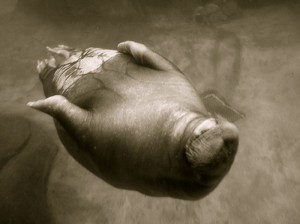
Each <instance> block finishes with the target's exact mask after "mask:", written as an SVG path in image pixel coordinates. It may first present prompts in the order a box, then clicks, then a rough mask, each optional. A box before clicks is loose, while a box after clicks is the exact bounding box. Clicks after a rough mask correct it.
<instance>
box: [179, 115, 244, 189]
mask: <svg viewBox="0 0 300 224" xmlns="http://www.w3.org/2000/svg"><path fill="white" fill-rule="evenodd" d="M191 126H192V127H189V129H190V131H191V132H190V131H189V132H190V133H191V134H190V135H189V136H190V137H189V138H188V139H187V140H186V141H185V142H186V144H185V146H184V147H185V156H186V158H187V161H188V163H189V164H190V166H191V168H192V169H193V171H194V174H195V176H196V178H197V180H198V181H199V182H201V184H204V185H217V184H218V183H219V182H220V181H221V179H222V178H223V177H224V176H225V175H226V173H227V172H228V171H229V169H230V167H231V165H232V163H233V161H234V157H235V154H236V152H237V148H238V138H239V137H238V129H237V128H236V126H235V125H233V124H232V123H229V122H228V121H226V120H224V119H223V118H216V119H214V118H210V119H207V120H204V121H202V122H200V124H199V122H194V124H192V125H191Z"/></svg>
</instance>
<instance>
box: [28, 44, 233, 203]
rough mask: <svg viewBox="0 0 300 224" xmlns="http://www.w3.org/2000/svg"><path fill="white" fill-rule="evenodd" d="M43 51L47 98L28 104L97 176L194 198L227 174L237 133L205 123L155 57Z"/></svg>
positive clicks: (193, 97) (124, 49) (131, 52)
mask: <svg viewBox="0 0 300 224" xmlns="http://www.w3.org/2000/svg"><path fill="white" fill-rule="evenodd" d="M48 50H49V52H51V54H52V56H51V57H50V59H48V60H44V61H40V62H39V63H38V71H39V73H40V78H41V80H42V83H43V87H44V92H45V95H46V97H47V98H46V99H44V100H39V101H36V102H30V103H28V106H31V107H33V108H35V109H38V110H40V111H43V112H45V113H48V114H49V115H51V116H53V117H54V119H55V121H56V127H57V130H58V133H59V136H60V138H61V140H62V142H63V143H64V145H65V147H66V149H67V150H68V151H69V153H70V154H71V155H73V157H74V158H75V159H76V160H77V161H78V162H80V163H81V164H82V165H83V166H84V167H86V168H87V169H89V170H90V171H91V172H93V173H94V174H95V175H97V176H98V177H100V178H102V179H104V180H105V181H107V182H108V183H110V184H111V185H113V186H115V187H118V188H124V189H130V190H136V191H139V192H142V193H144V194H147V195H151V196H169V197H175V198H181V199H187V200H195V199H199V198H201V197H203V196H205V195H207V194H208V193H209V192H211V191H212V190H213V189H214V188H215V187H216V186H217V185H218V184H219V182H220V181H221V179H222V178H223V177H224V176H225V174H226V173H227V172H228V170H229V169H230V167H231V164H232V162H233V160H234V157H235V154H236V151H237V147H238V131H237V129H236V127H235V126H234V125H233V124H231V123H229V122H228V121H226V120H224V119H222V118H210V117H209V116H208V114H207V111H206V109H205V108H204V106H203V104H202V102H201V100H200V98H199V96H198V94H197V93H196V91H195V90H194V88H193V87H192V86H191V84H190V83H189V82H188V81H187V79H186V77H185V76H184V74H182V73H181V72H180V71H179V69H178V68H177V67H176V66H174V65H173V64H172V63H170V62H169V61H168V60H166V59H164V58H163V57H162V56H160V55H158V54H156V53H155V52H153V51H151V50H150V49H148V48H147V47H146V46H144V45H142V44H139V43H136V42H132V41H126V42H123V43H120V44H119V45H118V52H117V51H111V50H103V49H87V50H85V51H78V50H74V49H71V48H69V47H66V46H61V45H59V46H58V47H56V48H53V49H51V48H48ZM97 55H98V56H97ZM99 55H100V56H99ZM66 68H67V70H66ZM62 71H64V72H62ZM66 71H67V72H66Z"/></svg>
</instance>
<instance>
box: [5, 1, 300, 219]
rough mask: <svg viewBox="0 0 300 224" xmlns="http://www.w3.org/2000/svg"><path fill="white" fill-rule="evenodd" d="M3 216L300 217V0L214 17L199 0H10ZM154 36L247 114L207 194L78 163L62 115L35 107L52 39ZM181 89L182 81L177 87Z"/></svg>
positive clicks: (106, 43) (152, 40)
mask: <svg viewBox="0 0 300 224" xmlns="http://www.w3.org/2000/svg"><path fill="white" fill-rule="evenodd" d="M0 3H1V9H0V30H1V33H0V49H1V54H0V108H1V109H0V223H1V224H2V223H20V224H21V223H22V224H23V223H51V224H52V223H57V224H82V223H85V224H98V223H116V224H119V223H120V224H122V223H124V224H125V223H126V224H127V223H128V224H135V223H143V224H148V223H149V224H153V223H154V224H155V223H162V224H168V223H172V224H174V223H175V224H176V223H184V224H186V223H195V224H196V223H197V224H198V223H201V224H223V223H228V224H239V223H245V224H252V223H272V224H276V223H278V224H281V223H288V224H297V223H300V209H299V208H300V137H299V136H300V122H299V121H300V120H299V117H300V53H299V52H300V4H299V3H295V2H292V1H289V2H284V1H282V3H280V2H279V3H276V4H263V5H260V6H259V7H244V8H241V11H240V12H239V13H237V15H236V16H234V17H232V18H230V19H228V20H226V21H223V22H217V23H213V24H203V23H199V22H196V21H195V20H194V19H193V10H194V9H195V8H196V7H197V4H198V3H197V1H190V2H186V3H184V4H183V3H180V1H167V0H166V1H164V2H160V1H152V3H151V4H150V3H147V2H146V1H141V2H138V1H130V0H119V1H114V2H110V1H108V0H103V1H100V0H99V1H95V0H89V1H80V0H76V1H70V0H64V1H58V0H54V1H50V0H49V1H46V0H23V1H21V0H20V1H17V0H1V1H0ZM124 40H134V41H137V42H141V43H144V44H146V45H148V46H149V47H150V48H152V49H153V50H155V51H157V52H159V53H160V54H162V55H163V56H165V57H166V58H168V59H170V60H171V61H172V62H174V63H175V64H176V65H177V66H178V67H179V68H180V69H181V70H182V71H183V72H184V73H185V74H186V75H187V76H188V78H189V80H190V81H191V82H192V84H193V85H194V87H195V88H196V89H197V91H198V92H199V94H201V93H203V92H204V91H206V90H217V91H218V92H219V93H220V95H222V96H223V97H224V98H225V99H226V100H227V101H228V102H229V103H230V104H231V105H232V106H233V107H235V108H237V109H238V110H240V111H242V112H243V113H244V114H245V115H246V116H245V118H243V119H240V120H238V121H236V123H235V124H236V125H237V127H238V128H239V130H240V145H239V151H238V153H237V156H236V159H235V162H234V164H233V166H232V168H231V170H230V172H229V173H228V175H227V176H226V177H225V178H224V180H223V181H222V182H221V184H220V185H219V186H218V187H217V188H216V189H215V190H214V191H213V192H212V193H211V194H210V195H208V196H207V197H205V198H204V199H202V200H199V201H193V202H191V201H183V200H176V199H172V198H152V197H148V196H145V195H142V194H140V193H137V192H132V191H126V190H120V189H116V188H114V187H112V186H110V185H108V184H107V183H105V182H103V181H102V180H101V179H99V178H97V177H95V176H94V175H93V174H91V173H90V172H89V171H87V170H86V169H85V168H83V167H82V166H81V165H79V164H78V163H77V162H76V161H75V160H74V159H73V158H72V157H71V156H70V155H69V154H68V153H67V152H66V150H65V149H64V148H63V146H62V144H61V143H60V141H59V139H58V137H57V134H56V130H55V128H54V124H53V120H52V119H51V118H50V117H49V116H47V115H46V114H42V113H40V112H37V111H34V110H32V109H30V108H28V107H26V103H27V102H28V101H32V100H37V99H41V98H44V95H43V90H42V86H41V83H40V81H39V78H38V75H37V72H36V68H35V67H36V61H37V60H38V59H40V58H43V57H45V56H46V49H45V47H46V46H55V45H57V44H66V45H70V46H74V47H77V48H86V47H102V48H110V49H115V48H116V46H117V44H118V43H119V42H121V41H124ZM178 94H180V89H179V90H178Z"/></svg>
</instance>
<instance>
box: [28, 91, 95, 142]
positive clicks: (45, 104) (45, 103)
mask: <svg viewBox="0 0 300 224" xmlns="http://www.w3.org/2000/svg"><path fill="white" fill-rule="evenodd" d="M27 106H29V107H32V108H34V109H36V110H39V111H42V112H44V113H46V114H49V115H50V116H52V117H54V118H55V119H56V120H58V121H59V123H60V124H62V125H63V126H64V127H65V128H66V129H67V131H70V132H71V133H72V134H74V135H76V137H79V138H78V139H80V138H81V137H82V133H87V132H88V130H89V124H90V123H89V122H88V121H89V118H90V113H89V112H88V111H87V110H84V109H82V108H80V107H78V106H76V105H75V104H73V103H71V102H70V101H69V100H67V99H66V98H65V97H64V96H61V95H55V96H51V97H49V98H46V99H43V100H38V101H35V102H29V103H27Z"/></svg>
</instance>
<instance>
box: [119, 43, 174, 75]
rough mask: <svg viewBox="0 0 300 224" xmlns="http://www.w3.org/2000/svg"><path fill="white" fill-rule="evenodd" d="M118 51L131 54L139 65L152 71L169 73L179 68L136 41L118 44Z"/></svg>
mask: <svg viewBox="0 0 300 224" xmlns="http://www.w3.org/2000/svg"><path fill="white" fill-rule="evenodd" d="M118 51H119V52H122V53H126V54H130V55H131V56H133V58H134V59H135V60H136V61H137V63H139V64H141V65H144V66H147V67H150V68H152V69H156V70H161V71H167V70H171V69H176V70H178V68H177V67H176V66H175V65H173V64H172V63H171V62H170V61H168V60H167V59H165V58H164V57H162V56H161V55H159V54H157V53H155V52H153V51H152V50H150V49H149V48H148V47H146V46H145V45H143V44H140V43H136V42H134V41H125V42H122V43H119V44H118Z"/></svg>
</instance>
